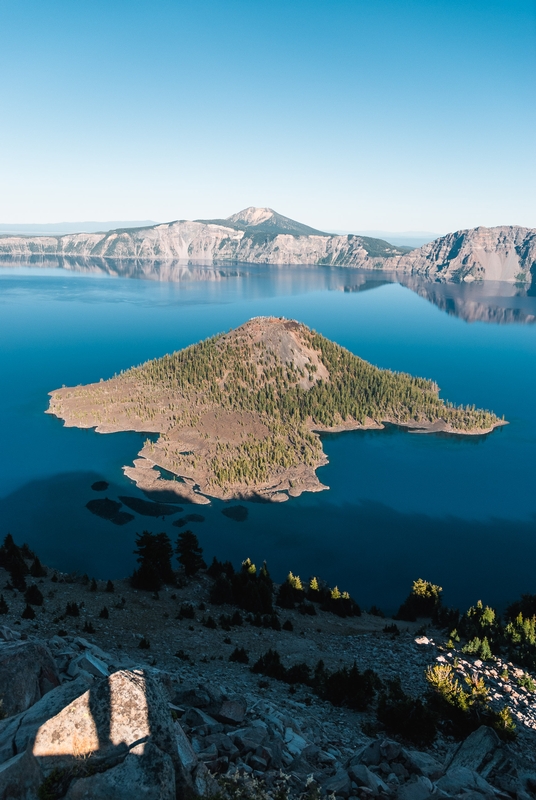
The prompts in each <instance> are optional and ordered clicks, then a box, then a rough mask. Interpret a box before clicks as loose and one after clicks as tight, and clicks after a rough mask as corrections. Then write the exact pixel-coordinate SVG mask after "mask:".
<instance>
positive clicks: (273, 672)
mask: <svg viewBox="0 0 536 800" xmlns="http://www.w3.org/2000/svg"><path fill="white" fill-rule="evenodd" d="M251 671H252V672H255V673H257V674H260V675H266V676H267V677H268V678H275V679H276V680H280V681H282V680H283V679H284V676H285V672H286V670H285V667H284V666H283V664H282V663H281V656H280V655H279V653H278V652H277V650H272V649H271V648H270V650H268V651H267V652H266V653H265V654H264V655H263V656H261V657H260V658H259V659H258V661H256V662H255V663H254V664H253V666H252V668H251Z"/></svg>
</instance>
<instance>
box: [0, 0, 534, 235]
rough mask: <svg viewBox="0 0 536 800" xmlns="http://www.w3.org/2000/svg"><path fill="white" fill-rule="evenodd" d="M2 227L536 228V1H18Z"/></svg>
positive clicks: (12, 22) (7, 22)
mask: <svg viewBox="0 0 536 800" xmlns="http://www.w3.org/2000/svg"><path fill="white" fill-rule="evenodd" d="M0 26H1V28H2V31H3V32H4V36H3V46H2V50H1V52H0V75H1V76H2V79H3V80H2V89H3V92H2V111H3V123H4V124H3V125H2V130H1V132H0V145H1V146H0V174H1V175H2V193H1V196H0V220H2V221H3V223H4V224H16V223H19V224H20V223H21V221H22V222H24V221H25V220H39V222H40V224H45V223H56V221H57V220H65V221H70V222H78V221H79V220H99V219H102V220H121V219H127V220H173V219H198V218H214V217H226V216H228V215H229V214H231V213H233V212H235V211H236V210H237V209H240V208H243V207H244V205H246V204H249V205H257V206H264V205H266V206H269V207H271V208H275V209H277V210H278V211H279V212H280V213H281V214H284V215H286V216H289V217H291V218H293V219H297V220H303V221H305V222H307V224H309V225H311V226H312V227H315V228H319V229H323V230H324V229H325V230H334V229H339V230H343V229H344V230H385V231H396V232H398V231H402V232H403V231H454V230H459V229H464V228H472V227H476V226H479V225H483V226H487V227H492V226H496V225H513V224H516V225H521V226H527V227H534V226H535V224H536V200H535V199H534V193H533V190H532V186H533V185H534V182H535V178H536V160H535V159H534V143H533V130H534V127H535V125H534V122H535V121H536V109H535V107H534V104H533V103H531V102H530V98H531V97H532V96H533V91H534V85H533V76H534V74H535V72H536V69H535V68H536V48H535V47H534V43H535V39H536V36H535V31H536V10H535V6H534V3H533V2H532V0H508V2H505V1H504V0H501V1H500V2H499V1H498V0H495V1H494V2H491V3H490V2H483V0H475V2H473V3H470V4H467V3H462V2H460V0H448V1H447V0H437V2H434V3H430V2H425V0H411V1H410V2H408V3H404V4H400V3H396V2H394V0H376V2H371V1H370V0H358V1H354V2H350V0H334V2H332V3H330V4H326V3H321V2H313V3H311V2H308V3H305V2H304V0H296V2H294V3H292V4H288V3H284V2H282V0H274V2H272V3H270V4H268V3H264V2H259V3H253V4H252V3H249V2H246V1H245V0H231V1H230V2H227V3H225V4H224V3H222V2H221V0H220V1H218V0H207V2H206V3H204V4H202V5H199V4H186V3H183V2H178V3H177V2H170V0H162V2H160V3H158V4H156V5H155V4H152V3H151V4H150V3H148V2H147V0H141V1H140V2H139V3H136V4H135V5H133V4H131V3H127V2H126V0H113V2H111V3H110V2H106V3H105V2H103V0H95V2H93V3H92V4H91V6H87V5H86V4H78V3H72V2H68V1H67V0H50V2H48V3H46V4H43V3H39V2H37V0H17V2H15V0H5V1H4V2H3V3H1V4H0Z"/></svg>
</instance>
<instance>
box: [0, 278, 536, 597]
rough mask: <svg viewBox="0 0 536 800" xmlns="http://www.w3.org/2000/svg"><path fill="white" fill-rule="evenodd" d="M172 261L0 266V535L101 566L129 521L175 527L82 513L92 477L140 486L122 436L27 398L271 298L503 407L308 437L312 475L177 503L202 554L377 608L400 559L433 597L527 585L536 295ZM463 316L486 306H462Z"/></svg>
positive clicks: (366, 351)
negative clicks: (121, 266) (134, 270)
mask: <svg viewBox="0 0 536 800" xmlns="http://www.w3.org/2000/svg"><path fill="white" fill-rule="evenodd" d="M174 277H175V278H178V279H177V280H175V281H174V282H171V281H167V282H164V281H155V280H136V279H132V278H126V277H115V276H110V275H106V274H101V273H96V274H91V273H88V274H84V273H77V272H72V271H68V270H64V269H46V270H44V269H41V268H30V267H28V268H2V269H0V374H1V376H2V378H1V385H2V391H1V393H0V414H1V419H2V421H3V426H2V434H3V435H2V440H3V442H4V446H3V450H2V458H1V466H0V476H1V480H0V536H4V535H5V533H7V532H8V531H10V532H11V533H12V534H13V535H14V537H15V539H16V540H17V541H19V542H22V541H27V542H28V543H29V544H30V546H31V547H33V548H34V549H35V550H36V551H37V552H38V554H39V556H40V557H41V559H42V560H43V561H44V562H45V563H47V564H50V565H53V566H56V567H58V568H60V569H62V570H65V571H68V570H69V571H70V570H79V571H80V572H87V573H88V574H89V575H95V576H96V577H100V578H108V577H111V578H114V577H122V576H125V575H127V574H128V573H129V572H130V571H131V570H132V568H133V565H134V556H133V555H132V550H133V546H134V540H135V534H136V532H141V531H142V530H144V529H147V530H152V531H160V530H165V531H167V532H168V533H169V534H170V535H172V538H173V539H175V538H176V534H177V529H176V528H173V527H172V525H171V522H172V520H173V519H174V518H176V517H171V518H170V517H167V518H166V521H165V522H164V521H163V520H161V519H159V520H157V521H155V520H154V519H151V518H148V517H142V516H139V515H135V520H134V521H132V522H130V523H129V524H127V525H125V526H123V527H118V526H115V525H113V524H112V523H110V522H106V521H104V520H101V519H99V518H97V517H95V516H94V515H92V514H90V512H89V511H88V510H87V509H86V508H85V504H86V503H87V501H88V500H91V499H93V498H95V497H97V495H96V494H95V493H94V492H93V491H92V490H91V488H90V487H91V484H92V483H93V482H94V481H96V480H99V479H101V480H106V481H108V482H109V483H110V488H109V489H108V491H107V493H106V494H107V496H108V497H111V498H116V497H117V496H118V495H119V494H130V495H136V496H142V495H141V494H140V492H138V490H137V489H136V488H135V487H134V485H133V484H132V483H131V482H130V481H129V480H128V479H126V478H125V477H124V476H123V473H122V470H121V467H122V466H123V465H124V464H129V463H131V462H132V460H133V458H135V456H136V454H137V452H138V450H139V449H140V447H141V437H140V436H139V435H138V434H133V433H123V434H113V435H98V434H95V433H94V432H93V431H82V430H77V429H71V428H69V429H65V428H63V424H62V423H61V422H60V421H59V420H57V419H55V418H53V417H50V416H48V415H45V413H44V411H45V409H46V408H47V405H48V397H47V393H48V392H49V391H51V390H52V389H55V388H58V387H60V386H62V385H63V384H65V385H73V384H78V383H89V382H92V381H96V380H99V378H104V379H106V378H108V377H110V376H111V375H113V374H114V373H115V372H118V371H119V370H121V369H124V368H127V367H129V366H131V365H133V364H138V363H140V362H142V361H144V360H146V359H148V358H153V357H156V356H160V355H162V354H164V353H166V352H170V351H173V350H176V349H179V348H182V347H184V346H185V345H188V344H191V343H193V342H196V341H198V340H199V339H201V338H205V337H207V336H210V335H212V334H214V333H217V332H220V331H224V330H228V329H229V328H232V327H235V326H236V325H239V324H240V323H242V322H244V321H245V320H246V319H249V318H250V317H252V316H257V315H265V314H266V315H268V314H273V315H277V316H285V317H291V318H295V319H299V320H301V321H302V322H304V323H306V324H307V325H309V326H311V327H313V328H315V329H316V330H318V331H320V332H321V333H322V334H324V335H325V336H327V337H329V338H330V339H333V340H335V341H336V342H338V343H340V344H341V345H344V346H345V347H348V348H349V349H350V350H352V351H353V352H354V353H356V354H358V355H360V356H362V357H363V358H366V359H368V360H369V361H371V362H372V363H374V364H377V365H378V366H380V367H389V368H392V369H396V370H405V371H408V372H411V373H413V374H415V375H422V376H425V377H428V378H433V379H434V380H436V381H437V382H438V384H439V385H440V386H441V392H442V396H443V397H445V398H448V399H449V400H452V401H454V402H456V403H475V404H476V405H477V406H483V407H486V408H490V409H493V410H494V411H495V412H496V413H498V414H499V415H501V414H505V416H506V418H507V419H508V420H509V422H510V424H509V425H508V426H507V427H505V428H502V429H499V430H497V431H495V432H494V433H493V434H491V435H489V436H486V437H478V438H472V437H459V438H458V437H457V438H452V437H445V436H435V435H434V436H415V435H411V434H407V433H404V432H401V431H398V430H396V429H388V430H385V431H383V432H367V433H363V432H354V433H346V434H340V435H332V436H327V437H325V439H324V448H325V451H326V453H327V455H328V457H329V464H328V465H327V466H325V467H323V468H321V470H320V471H319V477H320V479H321V480H322V482H323V483H325V484H327V485H328V486H330V490H329V491H326V492H322V493H320V494H305V495H302V497H300V498H297V499H294V500H290V501H289V502H287V503H284V504H274V505H259V504H248V509H249V517H248V519H247V521H245V522H241V523H240V522H235V521H233V520H230V519H228V518H226V517H225V516H223V515H222V514H221V509H222V507H223V505H222V504H221V503H218V502H214V503H212V505H211V506H206V507H203V508H199V507H198V508H195V509H193V507H187V511H192V510H195V511H198V510H199V511H200V512H201V513H202V514H203V515H204V516H205V517H206V520H205V522H203V523H197V524H195V523H193V524H192V526H191V527H192V529H193V530H195V532H196V533H197V535H198V537H199V539H200V542H201V544H202V546H203V547H204V550H205V556H206V558H207V560H208V559H211V558H212V556H213V555H216V556H218V557H219V558H230V559H231V560H233V561H234V562H235V563H237V562H239V561H241V560H243V559H244V558H246V557H248V556H249V557H251V558H252V559H253V560H254V561H256V562H257V563H260V562H262V560H263V559H265V558H266V559H267V561H268V565H269V567H270V569H271V572H272V574H273V576H274V577H275V578H276V579H282V578H283V577H284V576H285V575H286V573H287V572H288V570H289V569H290V570H292V571H293V572H294V573H297V574H300V575H301V576H302V578H308V577H309V576H310V575H312V574H316V575H319V576H320V577H323V578H325V579H326V580H328V581H329V582H330V583H331V584H332V585H333V584H335V583H336V584H338V586H339V587H340V588H341V589H348V590H349V591H350V592H351V593H352V595H353V596H355V598H356V599H357V601H358V602H359V603H360V604H362V606H363V607H365V608H367V607H369V606H370V605H371V604H372V603H375V604H376V605H380V606H382V607H383V608H384V609H385V610H393V609H395V608H396V607H397V606H398V604H399V603H400V602H401V600H402V599H403V597H404V596H405V595H406V594H407V592H408V590H409V587H410V584H411V581H412V580H413V579H415V578H417V577H423V578H426V579H428V580H432V581H434V582H436V583H440V584H441V585H442V586H443V587H444V596H445V601H446V602H447V603H449V604H453V605H458V606H463V607H466V606H467V605H468V604H470V603H473V602H475V601H476V600H478V599H479V598H481V599H482V600H483V601H484V602H488V603H492V604H495V605H497V606H504V604H505V603H506V602H508V601H509V600H512V599H514V598H515V597H516V596H518V595H519V594H520V593H521V592H531V593H536V570H535V565H536V493H535V491H534V483H535V477H534V457H535V455H536V414H535V412H536V370H535V368H534V367H535V364H536V326H535V325H533V324H530V323H532V322H533V321H534V319H535V318H536V298H531V297H527V293H526V292H524V291H523V290H516V289H515V288H514V287H511V286H507V285H503V286H501V285H499V284H493V285H491V284H487V285H484V286H482V285H481V286H476V285H472V286H462V287H460V286H453V287H448V286H447V287H445V286H438V285H437V284H434V285H426V284H424V283H421V284H418V283H415V282H414V283H413V284H412V286H413V288H414V289H416V291H418V292H419V293H420V294H422V295H424V296H422V297H421V296H419V294H417V293H416V291H412V290H411V289H410V288H407V287H404V286H402V285H400V284H398V283H395V282H393V283H390V282H385V283H384V282H383V281H384V278H383V277H382V279H381V280H378V279H377V278H378V276H375V275H370V274H369V275H362V274H358V273H356V272H354V271H349V270H336V269H328V268H314V267H313V268H300V267H289V268H266V267H247V268H246V267H244V268H242V267H240V268H239V269H238V268H237V269H234V268H233V269H232V270H231V269H221V270H217V269H216V270H215V269H201V268H200V269H191V270H183V271H182V272H181V274H180V275H179V274H176V275H175V276H174ZM367 289H368V291H366V290H367ZM427 298H428V299H427ZM430 300H431V301H432V302H430ZM479 319H484V320H487V321H486V322H481V321H471V320H479ZM501 323H502V324H501ZM524 323H526V324H524Z"/></svg>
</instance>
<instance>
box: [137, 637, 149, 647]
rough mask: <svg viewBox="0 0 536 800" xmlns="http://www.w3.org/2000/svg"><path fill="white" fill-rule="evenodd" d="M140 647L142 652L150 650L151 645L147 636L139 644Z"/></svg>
mask: <svg viewBox="0 0 536 800" xmlns="http://www.w3.org/2000/svg"><path fill="white" fill-rule="evenodd" d="M138 647H139V648H140V650H150V648H151V643H150V641H149V639H147V638H146V637H145V636H142V638H141V639H140V641H139V643H138Z"/></svg>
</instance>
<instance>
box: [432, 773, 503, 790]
mask: <svg viewBox="0 0 536 800" xmlns="http://www.w3.org/2000/svg"><path fill="white" fill-rule="evenodd" d="M436 787H437V788H438V789H441V791H443V792H446V793H447V794H450V795H457V794H461V793H462V792H468V791H476V792H480V793H481V794H483V795H486V796H487V797H493V796H494V795H495V794H496V791H495V789H494V788H493V786H491V785H490V784H489V783H488V782H487V781H486V780H485V779H484V778H483V777H482V776H481V775H479V774H478V772H476V771H475V770H474V769H469V767H451V768H450V769H449V770H448V771H447V774H446V775H443V777H442V778H440V779H439V780H438V781H437V782H436Z"/></svg>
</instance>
